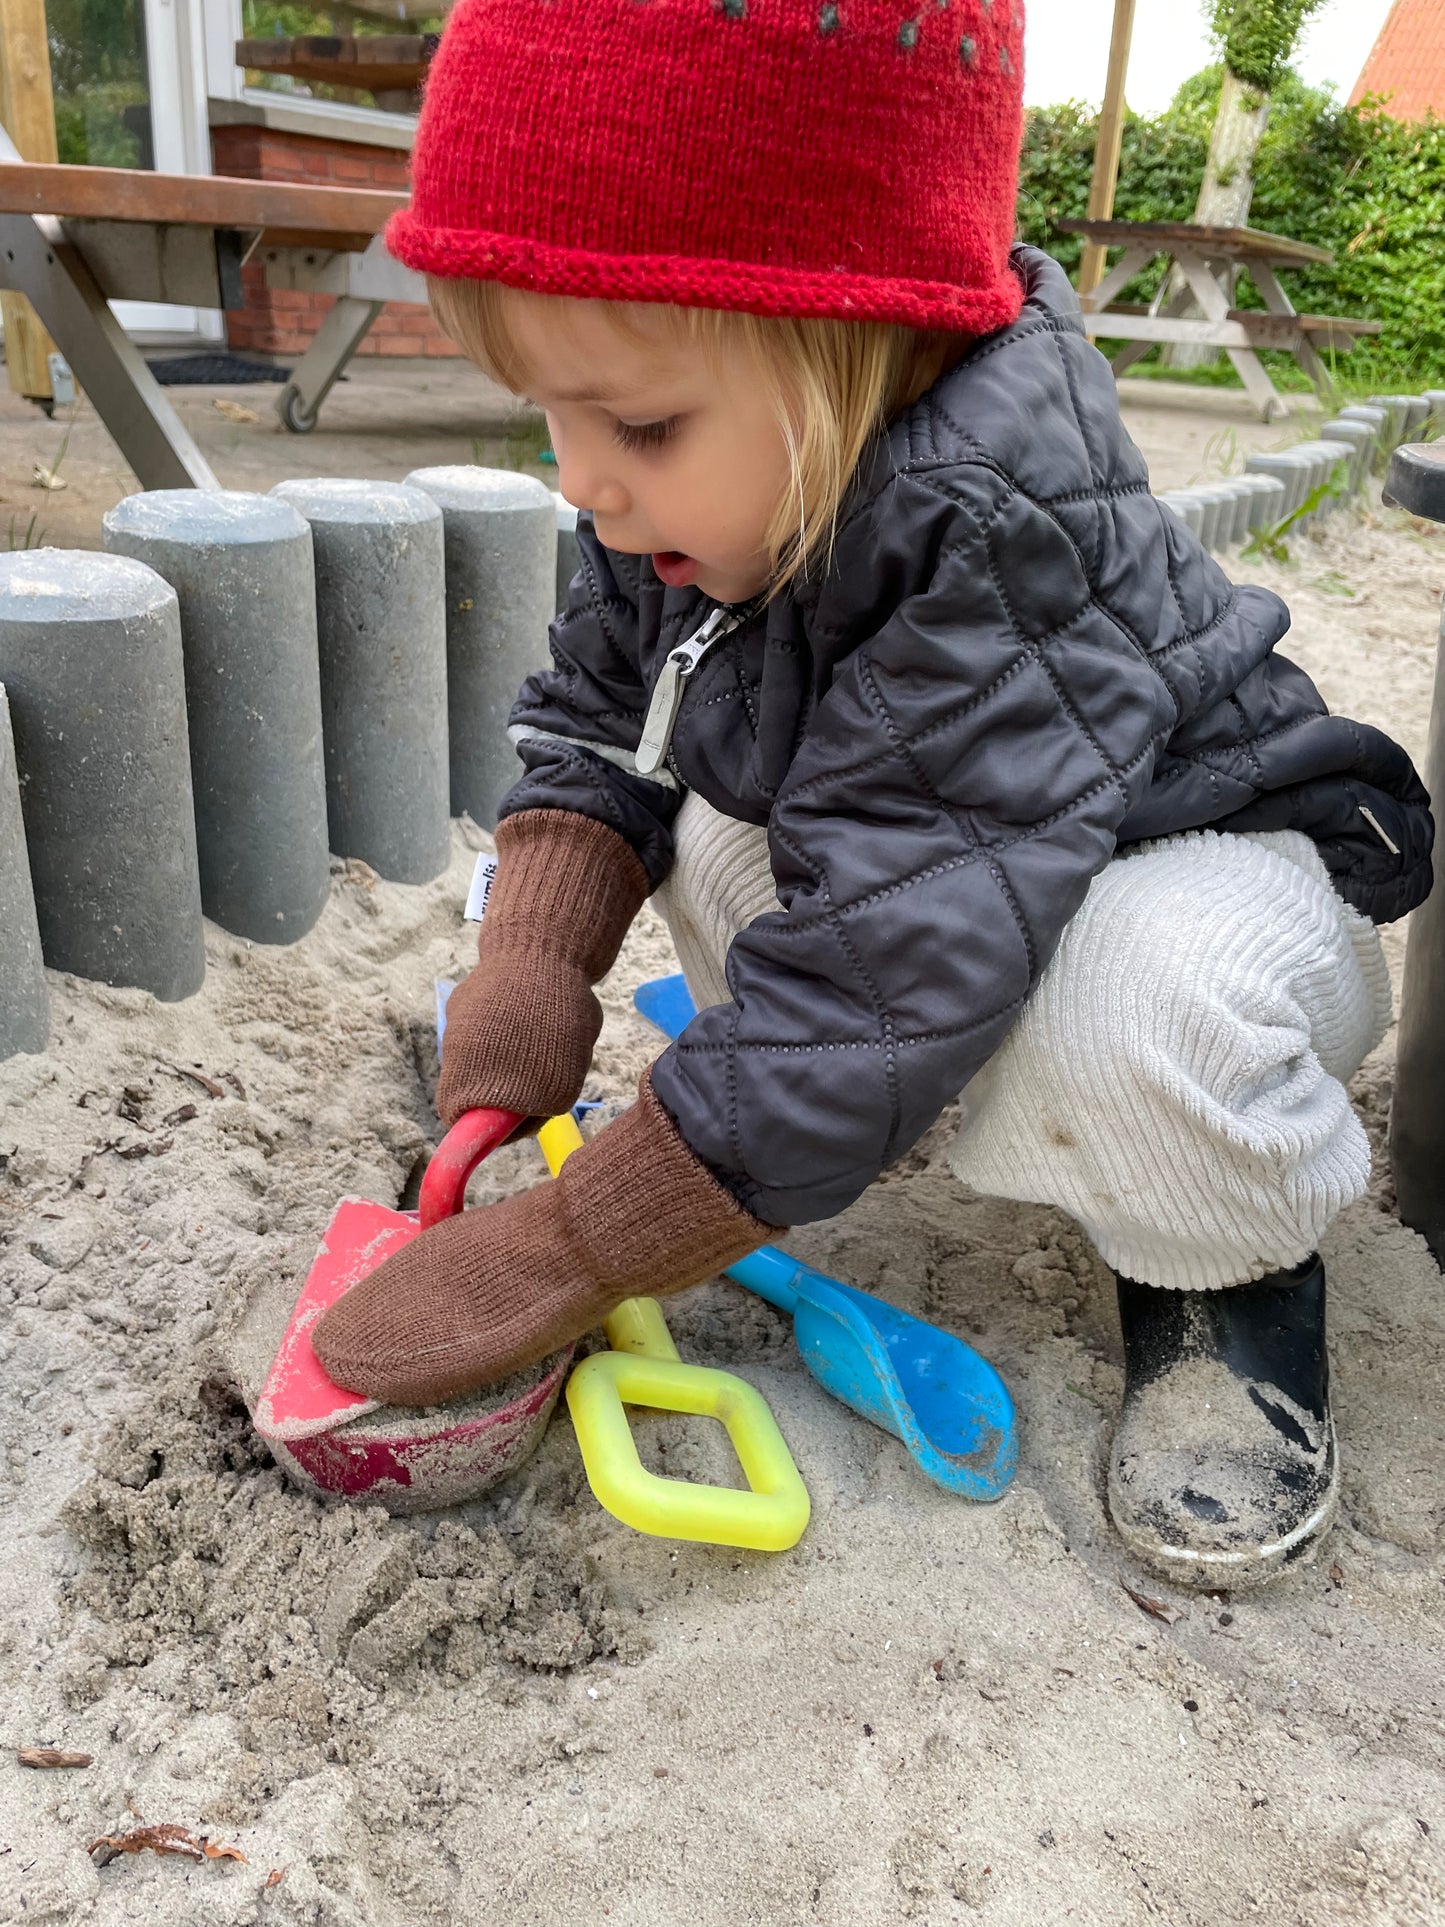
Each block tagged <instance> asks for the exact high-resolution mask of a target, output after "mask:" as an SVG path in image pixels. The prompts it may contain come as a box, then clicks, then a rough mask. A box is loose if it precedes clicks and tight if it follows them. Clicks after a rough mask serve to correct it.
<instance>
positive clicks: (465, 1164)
mask: <svg viewBox="0 0 1445 1927" xmlns="http://www.w3.org/2000/svg"><path fill="white" fill-rule="evenodd" d="M521 1122H522V1117H521V1115H520V1113H519V1112H517V1111H463V1112H462V1114H461V1116H460V1117H459V1118H458V1119H457V1121H456V1123H455V1124H454V1125H453V1126H452V1128H451V1129H450V1130H449V1131H448V1132H447V1134H446V1136H445V1137H444V1138H443V1139H442V1141H441V1143H440V1144H439V1145H438V1146H437V1148H436V1151H435V1153H434V1155H433V1157H432V1161H431V1163H430V1164H429V1165H428V1166H427V1168H426V1175H425V1176H424V1177H423V1178H422V1181H421V1197H420V1199H419V1201H418V1202H419V1208H420V1213H421V1228H422V1230H423V1231H429V1230H430V1229H431V1227H432V1226H433V1225H434V1224H440V1223H441V1221H442V1220H443V1218H454V1217H455V1216H456V1215H457V1213H458V1212H459V1211H460V1210H461V1208H462V1198H463V1197H464V1195H465V1193H466V1188H467V1179H468V1178H469V1177H470V1176H471V1175H472V1173H473V1171H475V1170H476V1168H477V1166H478V1165H479V1164H480V1163H481V1161H482V1159H483V1158H484V1157H486V1156H487V1155H488V1154H489V1153H490V1152H492V1151H495V1150H496V1148H497V1146H498V1145H499V1144H501V1143H503V1142H504V1141H505V1140H506V1139H507V1138H509V1137H510V1136H511V1135H512V1133H513V1131H515V1130H516V1128H517V1126H518V1125H519V1124H520V1123H521Z"/></svg>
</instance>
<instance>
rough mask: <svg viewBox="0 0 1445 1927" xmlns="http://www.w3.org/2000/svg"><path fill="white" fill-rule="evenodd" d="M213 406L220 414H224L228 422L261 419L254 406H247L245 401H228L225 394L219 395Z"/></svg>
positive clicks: (256, 420)
mask: <svg viewBox="0 0 1445 1927" xmlns="http://www.w3.org/2000/svg"><path fill="white" fill-rule="evenodd" d="M211 406H212V408H214V409H215V411H216V413H217V414H218V415H224V416H225V418H226V420H227V421H228V422H258V421H260V419H261V417H260V416H259V415H258V414H257V413H256V411H255V409H254V408H247V407H246V405H245V404H244V402H239V401H227V400H226V399H225V397H224V396H223V395H218V396H217V397H216V399H215V400H214V401H213V402H212V403H211Z"/></svg>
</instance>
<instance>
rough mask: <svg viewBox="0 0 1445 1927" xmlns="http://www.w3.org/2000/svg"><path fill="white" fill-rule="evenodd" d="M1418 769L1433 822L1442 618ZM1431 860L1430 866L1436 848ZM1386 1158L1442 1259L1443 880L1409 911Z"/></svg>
mask: <svg viewBox="0 0 1445 1927" xmlns="http://www.w3.org/2000/svg"><path fill="white" fill-rule="evenodd" d="M1421 775H1422V777H1423V779H1424V783H1425V787H1426V789H1427V790H1429V792H1430V797H1431V801H1432V804H1433V806H1434V810H1435V817H1436V823H1437V825H1438V823H1439V822H1440V819H1441V817H1442V815H1445V620H1442V624H1441V632H1440V648H1439V654H1438V655H1437V657H1436V662H1435V697H1434V704H1433V707H1432V709H1431V712H1430V741H1429V747H1428V749H1427V751H1426V755H1425V767H1424V769H1423V770H1422V771H1421ZM1436 861H1437V866H1438V864H1439V858H1438V856H1437V859H1436ZM1390 1158H1391V1162H1392V1163H1393V1165H1394V1168H1395V1193H1396V1198H1397V1200H1398V1203H1399V1209H1400V1216H1401V1217H1402V1218H1403V1219H1404V1221H1405V1223H1406V1224H1408V1225H1411V1226H1413V1227H1414V1229H1415V1230H1416V1231H1419V1232H1420V1233H1422V1234H1423V1236H1424V1237H1425V1238H1426V1240H1427V1241H1428V1243H1429V1245H1430V1249H1431V1250H1432V1251H1433V1252H1434V1254H1435V1256H1436V1258H1437V1259H1438V1260H1439V1261H1440V1262H1441V1263H1442V1264H1445V888H1442V887H1441V885H1440V883H1439V882H1438V881H1437V882H1436V886H1435V888H1434V889H1433V890H1432V891H1431V892H1430V895H1429V896H1428V897H1427V898H1426V899H1425V901H1424V902H1423V903H1422V904H1421V905H1420V907H1419V909H1418V910H1416V911H1415V912H1414V914H1413V915H1412V916H1411V918H1410V941H1409V944H1408V946H1407V947H1406V951H1405V982H1404V988H1403V991H1402V994H1401V998H1400V1031H1399V1039H1398V1044H1397V1049H1396V1060H1395V1095H1394V1101H1393V1103H1392V1105H1391V1109H1390Z"/></svg>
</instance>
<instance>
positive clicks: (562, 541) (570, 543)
mask: <svg viewBox="0 0 1445 1927" xmlns="http://www.w3.org/2000/svg"><path fill="white" fill-rule="evenodd" d="M552 500H553V501H554V502H555V503H556V504H557V614H558V615H561V613H562V611H563V610H564V609H565V608H566V607H567V591H568V590H569V589H570V588H571V586H572V578H573V576H574V575H576V573H577V571H578V570H579V569H580V568H581V566H582V552H581V550H580V549H579V548H578V547H577V511H576V509H574V508H573V506H572V504H571V503H570V502H568V501H564V499H563V498H562V496H560V495H559V494H558V493H557V491H556V489H555V488H554V489H553V491H552Z"/></svg>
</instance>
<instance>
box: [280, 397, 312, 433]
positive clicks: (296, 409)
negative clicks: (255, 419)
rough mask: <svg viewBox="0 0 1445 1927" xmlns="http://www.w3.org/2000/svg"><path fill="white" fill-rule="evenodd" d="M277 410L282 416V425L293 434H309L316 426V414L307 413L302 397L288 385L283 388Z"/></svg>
mask: <svg viewBox="0 0 1445 1927" xmlns="http://www.w3.org/2000/svg"><path fill="white" fill-rule="evenodd" d="M276 410H277V413H278V414H279V415H280V417H281V422H282V426H283V427H285V428H286V429H288V430H289V431H290V432H291V434H293V435H309V434H310V433H311V431H312V429H313V428H314V427H315V426H316V420H317V418H316V416H315V415H308V414H307V413H306V410H305V409H304V408H303V407H302V406H301V397H300V395H299V394H298V393H297V392H296V390H295V389H294V388H291V387H287V388H283V389H282V390H281V397H280V400H279V401H278V402H277V403H276Z"/></svg>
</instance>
